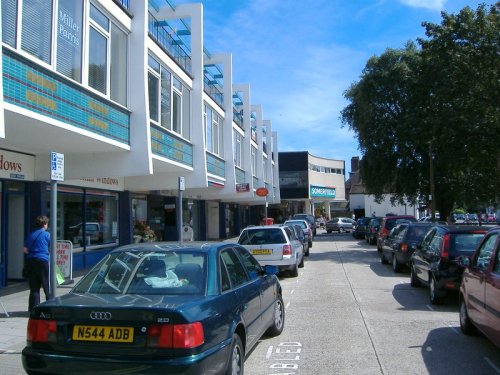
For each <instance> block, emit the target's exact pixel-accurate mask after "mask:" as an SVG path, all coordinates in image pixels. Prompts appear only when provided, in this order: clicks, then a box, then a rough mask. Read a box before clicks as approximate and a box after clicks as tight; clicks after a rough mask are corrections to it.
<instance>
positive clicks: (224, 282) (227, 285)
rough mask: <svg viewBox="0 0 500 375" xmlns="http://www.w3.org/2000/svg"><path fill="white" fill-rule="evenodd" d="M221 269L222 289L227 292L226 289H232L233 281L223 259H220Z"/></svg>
mask: <svg viewBox="0 0 500 375" xmlns="http://www.w3.org/2000/svg"><path fill="white" fill-rule="evenodd" d="M219 269H220V282H221V290H222V291H223V292H225V291H226V290H229V289H231V281H229V274H228V273H227V269H226V265H225V264H224V262H223V261H222V260H221V261H220V264H219Z"/></svg>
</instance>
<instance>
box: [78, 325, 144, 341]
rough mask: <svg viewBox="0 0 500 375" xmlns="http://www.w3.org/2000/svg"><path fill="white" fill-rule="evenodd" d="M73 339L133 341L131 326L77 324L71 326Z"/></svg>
mask: <svg viewBox="0 0 500 375" xmlns="http://www.w3.org/2000/svg"><path fill="white" fill-rule="evenodd" d="M73 340H76V341H103V342H133V341H134V329H133V328H131V327H103V326H79V325H75V326H74V327H73Z"/></svg>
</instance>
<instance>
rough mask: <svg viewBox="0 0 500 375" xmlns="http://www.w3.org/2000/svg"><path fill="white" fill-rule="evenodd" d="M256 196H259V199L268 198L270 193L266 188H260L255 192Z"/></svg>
mask: <svg viewBox="0 0 500 375" xmlns="http://www.w3.org/2000/svg"><path fill="white" fill-rule="evenodd" d="M255 194H257V195H258V196H259V197H267V194H269V191H268V190H267V189H266V188H265V187H260V188H257V189H256V190H255Z"/></svg>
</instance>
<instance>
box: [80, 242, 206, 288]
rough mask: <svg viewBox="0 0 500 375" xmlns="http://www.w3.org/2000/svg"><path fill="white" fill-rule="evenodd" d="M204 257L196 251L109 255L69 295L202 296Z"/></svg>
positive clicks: (131, 252) (133, 252)
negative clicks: (72, 293)
mask: <svg viewBox="0 0 500 375" xmlns="http://www.w3.org/2000/svg"><path fill="white" fill-rule="evenodd" d="M205 258H206V255H205V254H204V253H200V252H197V251H164V252H163V251H162V252H159V251H158V252H157V251H127V252H119V253H112V254H110V255H109V256H108V257H106V258H104V259H103V261H101V262H100V263H99V264H98V265H97V266H96V267H94V268H93V269H92V270H91V271H90V272H89V273H88V274H87V275H85V276H84V277H83V278H82V280H81V281H80V283H78V284H77V285H76V286H75V288H74V289H73V292H76V293H94V294H204V293H205V285H206V264H205V263H206V261H205Z"/></svg>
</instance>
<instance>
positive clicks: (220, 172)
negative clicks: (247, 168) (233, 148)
mask: <svg viewBox="0 0 500 375" xmlns="http://www.w3.org/2000/svg"><path fill="white" fill-rule="evenodd" d="M207 172H208V173H212V174H214V175H216V176H219V177H225V176H226V162H225V161H224V160H222V159H219V158H218V157H216V156H214V155H212V154H210V153H208V152H207Z"/></svg>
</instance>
